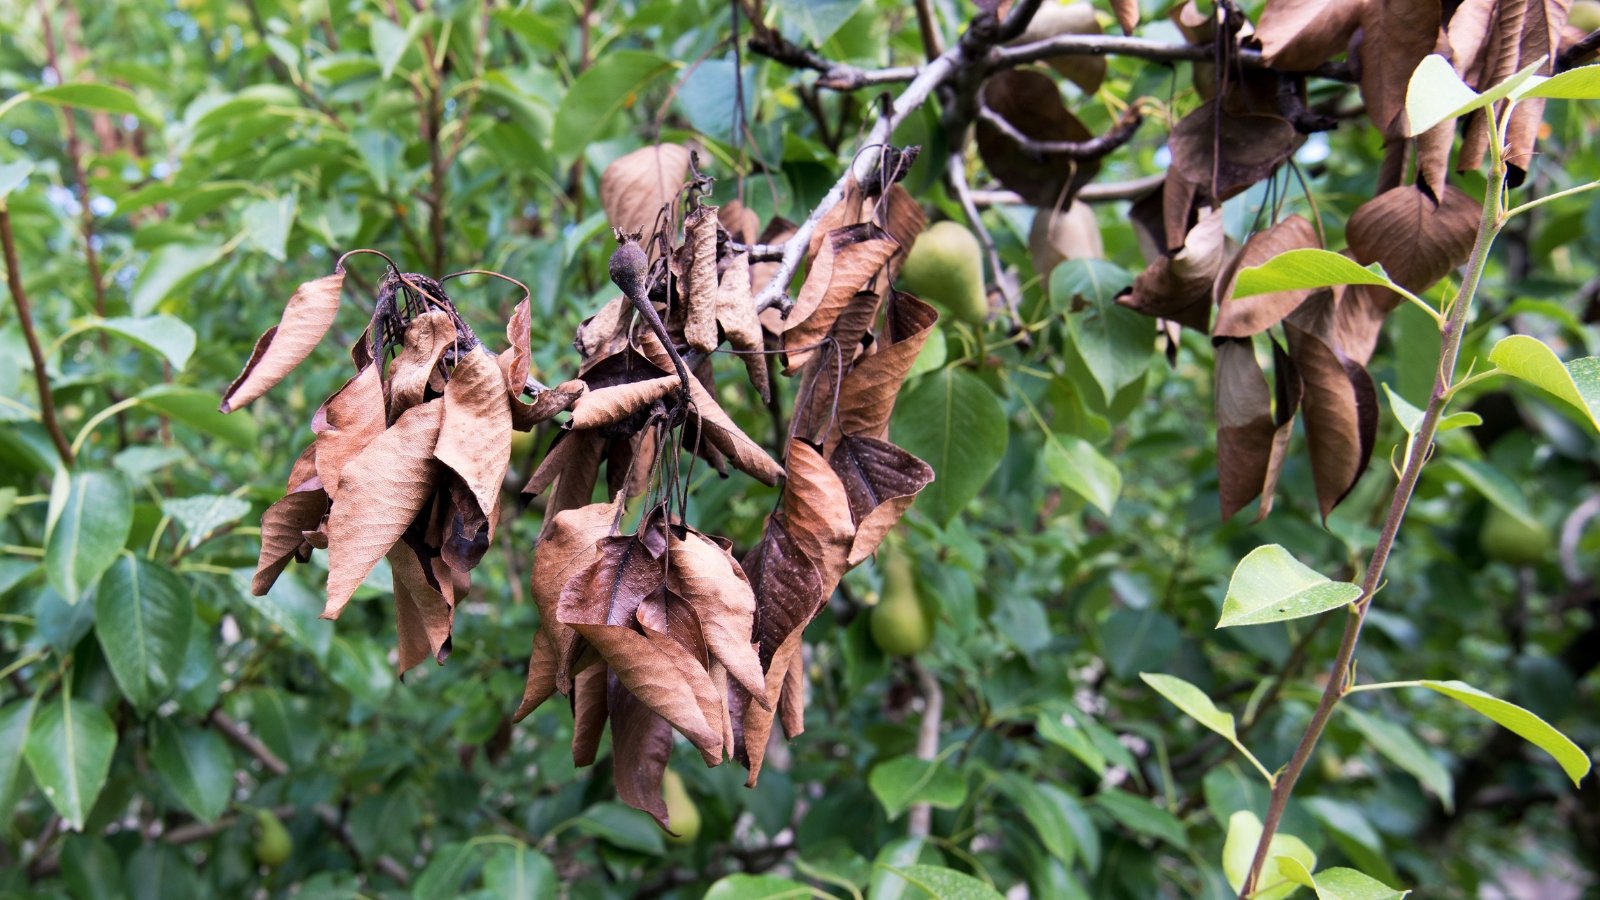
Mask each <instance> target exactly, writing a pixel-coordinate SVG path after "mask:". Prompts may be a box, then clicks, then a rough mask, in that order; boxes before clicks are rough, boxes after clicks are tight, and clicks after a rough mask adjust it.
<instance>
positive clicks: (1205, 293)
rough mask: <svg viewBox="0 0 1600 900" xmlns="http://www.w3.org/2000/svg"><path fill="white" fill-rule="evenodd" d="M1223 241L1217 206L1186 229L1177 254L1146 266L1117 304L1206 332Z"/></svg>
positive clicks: (1220, 218)
mask: <svg viewBox="0 0 1600 900" xmlns="http://www.w3.org/2000/svg"><path fill="white" fill-rule="evenodd" d="M1226 240H1227V236H1226V235H1225V234H1224V233H1223V230H1222V209H1221V208H1220V207H1219V208H1217V209H1215V210H1213V211H1212V212H1209V213H1207V214H1206V215H1205V216H1203V217H1202V218H1201V219H1200V221H1199V222H1196V223H1195V226H1194V227H1193V228H1191V229H1189V233H1188V236H1187V237H1185V238H1184V241H1183V247H1182V248H1181V249H1180V250H1179V251H1178V252H1177V253H1174V254H1173V255H1171V256H1163V257H1161V258H1159V259H1157V260H1156V261H1154V262H1152V263H1151V264H1150V265H1148V266H1146V267H1145V270H1144V271H1143V272H1140V273H1139V274H1138V276H1137V277H1135V278H1134V279H1133V288H1132V289H1131V290H1130V291H1129V292H1127V293H1124V294H1123V295H1122V296H1120V297H1118V298H1117V302H1118V303H1120V304H1122V305H1123V306H1126V307H1128V308H1129V309H1132V310H1135V311H1137V312H1141V313H1143V314H1145V315H1147V316H1152V317H1158V318H1162V319H1170V320H1172V321H1174V322H1177V323H1178V324H1180V325H1185V326H1187V327H1189V328H1193V329H1195V330H1197V331H1203V332H1209V331H1210V325H1211V306H1212V292H1213V291H1214V290H1215V288H1216V283H1217V276H1218V274H1219V273H1220V272H1221V271H1222V263H1223V260H1224V257H1225V255H1226V254H1225V253H1224V252H1223V251H1224V247H1225V245H1226Z"/></svg>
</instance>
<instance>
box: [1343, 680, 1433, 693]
mask: <svg viewBox="0 0 1600 900" xmlns="http://www.w3.org/2000/svg"><path fill="white" fill-rule="evenodd" d="M1408 687H1422V682H1420V681H1378V682H1374V683H1373V684H1356V685H1351V686H1350V687H1347V688H1345V690H1344V692H1345V693H1346V694H1359V693H1361V692H1362V691H1387V690H1390V689H1391V688H1408Z"/></svg>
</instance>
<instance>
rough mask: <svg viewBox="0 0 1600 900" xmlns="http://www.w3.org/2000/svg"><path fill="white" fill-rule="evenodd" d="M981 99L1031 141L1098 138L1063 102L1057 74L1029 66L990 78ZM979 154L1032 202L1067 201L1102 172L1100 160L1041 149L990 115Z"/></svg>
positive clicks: (980, 131)
mask: <svg viewBox="0 0 1600 900" xmlns="http://www.w3.org/2000/svg"><path fill="white" fill-rule="evenodd" d="M978 93H979V102H980V103H982V104H983V105H984V106H986V107H988V108H989V110H990V111H991V112H993V113H995V114H996V115H998V116H1000V117H1001V118H1002V119H1004V120H1005V121H1007V122H1009V123H1010V124H1011V126H1012V128H1015V129H1016V130H1017V131H1018V132H1020V133H1021V134H1022V135H1023V136H1024V137H1026V138H1027V139H1029V140H1031V141H1087V140H1089V139H1090V138H1092V137H1094V135H1093V133H1091V132H1090V131H1089V129H1088V128H1086V127H1084V125H1083V123H1082V122H1080V121H1078V119H1077V117H1075V116H1074V115H1072V113H1070V112H1067V108H1066V107H1065V106H1064V105H1062V103H1061V89H1060V88H1059V87H1057V86H1056V82H1055V79H1053V78H1050V77H1049V76H1047V75H1044V74H1042V73H1040V72H1035V71H1031V70H1027V69H1008V70H1004V71H1001V72H996V73H995V74H993V75H991V76H989V77H988V78H986V79H985V80H984V82H983V87H982V88H980V89H979V92H978ZM977 141H978V154H979V155H980V156H982V157H983V162H984V164H985V165H986V166H988V167H989V171H990V172H991V173H992V174H993V175H994V177H995V178H997V179H999V181H1000V183H1001V184H1003V185H1005V186H1006V187H1007V188H1009V189H1011V190H1013V191H1016V192H1017V193H1019V194H1021V195H1022V199H1023V200H1024V201H1026V202H1027V203H1028V204H1029V205H1030V206H1044V207H1050V208H1055V207H1057V206H1065V205H1066V204H1067V203H1068V202H1070V201H1071V199H1072V196H1073V195H1074V194H1076V193H1077V192H1078V190H1079V189H1080V188H1082V187H1083V186H1084V185H1085V184H1088V183H1089V182H1090V181H1091V180H1093V178H1094V176H1095V175H1096V174H1097V173H1098V172H1099V171H1100V161H1099V160H1098V159H1089V160H1074V159H1072V158H1070V157H1068V156H1065V155H1064V154H1052V153H1035V152H1033V151H1032V150H1031V149H1030V148H1025V147H1022V146H1020V145H1018V144H1017V142H1016V141H1015V140H1013V139H1012V137H1011V136H1010V135H1008V134H1006V133H1005V132H1004V131H1003V130H1001V128H1000V127H998V126H996V125H995V124H994V123H992V122H990V121H988V120H987V119H982V118H980V119H979V120H978V122H977Z"/></svg>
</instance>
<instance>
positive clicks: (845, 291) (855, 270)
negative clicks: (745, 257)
mask: <svg viewBox="0 0 1600 900" xmlns="http://www.w3.org/2000/svg"><path fill="white" fill-rule="evenodd" d="M897 249H899V247H898V245H897V244H896V243H895V240H894V238H892V237H890V236H889V233H888V232H887V231H884V230H883V229H882V228H879V227H878V226H877V225H876V224H874V223H871V222H863V223H861V224H859V225H851V226H849V227H846V228H839V229H835V230H833V231H831V232H829V233H828V235H827V240H826V241H824V242H823V244H822V248H821V250H820V251H819V252H818V253H817V256H816V259H814V260H813V261H812V263H811V268H810V270H808V271H807V272H806V279H805V281H804V282H802V283H801V285H800V293H799V295H798V296H797V297H796V298H795V303H794V309H792V310H791V311H790V312H789V319H788V324H787V325H786V326H785V328H784V334H783V346H784V351H785V360H786V363H787V368H786V371H788V372H794V371H795V370H796V369H798V368H799V367H801V366H803V365H805V363H806V360H808V359H810V357H811V354H812V353H813V352H815V349H814V345H815V344H817V343H818V342H820V341H821V340H822V339H823V337H825V336H826V335H827V334H828V332H829V331H831V330H832V329H833V323H834V322H835V321H837V320H838V318H839V314H840V313H842V312H844V309H845V307H846V306H848V305H849V304H850V301H851V300H853V299H854V298H855V296H856V294H857V293H859V292H860V291H862V290H865V289H866V288H867V286H868V284H870V283H871V282H872V280H873V279H874V278H875V277H876V276H877V274H878V273H879V272H880V271H881V270H882V269H883V266H884V263H886V262H888V261H889V257H890V256H891V255H892V254H893V253H894V252H895V251H896V250H897Z"/></svg>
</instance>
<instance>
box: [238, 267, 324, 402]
mask: <svg viewBox="0 0 1600 900" xmlns="http://www.w3.org/2000/svg"><path fill="white" fill-rule="evenodd" d="M343 287H344V273H343V272H335V273H333V274H332V275H325V276H323V277H321V278H318V279H317V280H315V281H308V282H306V283H305V284H302V285H300V286H299V287H298V288H296V289H295V292H294V295H293V296H291V297H290V298H289V302H288V304H287V305H286V306H285V307H284V310H283V317H282V319H281V320H279V322H278V324H276V325H274V326H272V327H271V328H269V329H267V333H266V334H263V335H262V336H261V339H260V340H259V341H256V346H255V349H254V350H253V351H251V354H250V361H249V362H247V363H245V367H244V371H243V372H240V373H239V377H238V378H236V379H234V381H233V383H232V384H230V385H228V389H227V390H226V391H224V392H223V394H222V406H221V407H220V409H221V411H222V412H225V413H226V412H232V411H233V410H235V409H238V408H240V407H241V406H244V405H245V404H246V403H249V402H250V401H251V400H254V399H255V398H257V397H259V396H261V395H262V394H265V393H266V392H267V391H269V390H271V389H272V386H273V385H275V384H277V383H278V382H280V381H282V380H283V377H284V376H285V375H288V374H289V372H290V371H292V370H293V369H294V367H295V366H298V365H299V364H300V363H301V362H302V361H304V360H305V358H306V357H308V356H310V355H311V351H312V350H315V349H316V348H317V344H319V343H321V341H322V336H323V335H325V334H327V333H328V328H329V327H330V326H331V325H333V317H334V315H335V314H337V313H338V312H339V291H340V290H341V289H342V288H343Z"/></svg>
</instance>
